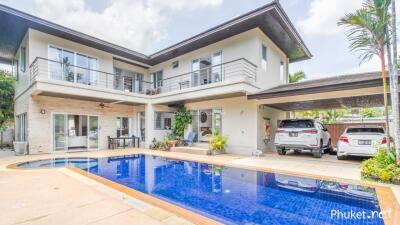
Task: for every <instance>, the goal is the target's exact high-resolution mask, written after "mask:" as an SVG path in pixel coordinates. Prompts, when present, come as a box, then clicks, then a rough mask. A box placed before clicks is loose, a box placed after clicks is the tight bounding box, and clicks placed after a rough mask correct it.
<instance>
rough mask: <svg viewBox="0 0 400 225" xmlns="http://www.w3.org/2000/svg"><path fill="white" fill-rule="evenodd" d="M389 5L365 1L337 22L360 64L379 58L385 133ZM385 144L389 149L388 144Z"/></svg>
mask: <svg viewBox="0 0 400 225" xmlns="http://www.w3.org/2000/svg"><path fill="white" fill-rule="evenodd" d="M390 3H391V1H390V0H366V1H365V2H364V3H363V6H362V7H361V8H360V9H358V10H357V11H356V12H354V13H349V14H347V15H345V16H344V17H343V18H341V19H340V21H339V22H338V25H339V26H347V27H348V28H349V30H348V33H347V38H348V40H349V41H350V43H351V44H350V49H351V50H352V51H357V52H360V59H361V61H360V63H363V62H365V61H369V60H370V59H371V58H372V57H373V56H374V55H377V56H379V58H380V61H381V74H382V83H383V101H384V106H385V119H386V130H387V131H389V116H388V106H387V103H388V100H387V82H386V78H387V74H386V68H385V46H386V43H387V42H388V36H387V32H388V29H389V26H390V15H389V13H388V12H389V6H390ZM386 133H387V140H389V132H386ZM387 143H388V148H389V147H390V142H389V141H388V142H387Z"/></svg>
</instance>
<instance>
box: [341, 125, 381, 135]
mask: <svg viewBox="0 0 400 225" xmlns="http://www.w3.org/2000/svg"><path fill="white" fill-rule="evenodd" d="M346 133H381V134H383V133H385V131H384V130H383V128H379V127H357V128H348V129H347V132H346Z"/></svg>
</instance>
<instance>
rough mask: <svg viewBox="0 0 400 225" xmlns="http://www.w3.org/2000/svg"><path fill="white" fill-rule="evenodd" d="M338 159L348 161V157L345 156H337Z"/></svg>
mask: <svg viewBox="0 0 400 225" xmlns="http://www.w3.org/2000/svg"><path fill="white" fill-rule="evenodd" d="M337 159H338V160H345V159H346V156H345V155H338V156H337Z"/></svg>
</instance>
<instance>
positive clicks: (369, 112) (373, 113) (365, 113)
mask: <svg viewBox="0 0 400 225" xmlns="http://www.w3.org/2000/svg"><path fill="white" fill-rule="evenodd" d="M360 114H361V116H362V117H364V118H373V117H381V116H383V112H382V110H381V109H379V108H376V107H370V108H362V109H360Z"/></svg>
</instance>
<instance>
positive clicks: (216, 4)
mask: <svg viewBox="0 0 400 225" xmlns="http://www.w3.org/2000/svg"><path fill="white" fill-rule="evenodd" d="M270 2H271V0H246V1H243V0H0V4H4V5H7V6H10V7H13V8H15V9H18V10H21V11H24V12H27V13H29V14H33V15H35V16H38V17H41V18H43V19H47V20H49V21H52V22H55V23H57V24H60V25H63V26H66V27H69V28H72V29H75V30H78V31H81V32H83V33H86V34H89V35H92V36H95V37H98V38H100V39H103V40H106V41H109V42H112V43H115V44H118V45H121V46H124V47H127V48H129V49H132V50H135V51H138V52H141V53H145V54H150V53H154V52H156V51H158V50H161V49H164V48H166V47H168V46H170V45H173V44H175V43H177V42H179V41H182V40H184V39H186V38H189V37H191V36H194V35H196V34H198V33H200V32H202V31H204V30H206V29H208V28H211V27H214V26H216V25H218V24H220V23H223V22H225V21H226V20H229V19H231V18H233V17H236V16H239V15H241V14H243V13H246V12H248V11H250V10H253V9H255V8H258V7H260V6H263V5H265V4H268V3H270ZM280 3H281V4H282V6H283V8H284V10H285V11H286V13H287V14H288V16H289V18H290V19H291V21H292V23H293V24H294V26H295V27H296V29H297V30H298V32H299V33H300V35H301V37H302V38H303V40H304V42H305V43H306V45H307V47H308V48H309V50H310V51H311V53H312V54H313V57H312V58H311V59H309V60H305V61H301V62H296V63H292V64H290V66H289V69H290V72H291V73H293V72H296V71H298V70H302V71H304V72H305V73H306V75H307V79H317V78H323V77H328V76H336V75H341V74H349V73H357V72H367V71H378V70H379V69H380V66H379V59H378V58H377V57H375V58H373V59H372V60H371V61H369V62H366V63H363V64H360V60H359V58H358V54H357V53H354V52H350V50H349V42H348V41H347V39H346V34H345V29H344V28H343V27H338V26H337V25H336V24H337V22H338V20H339V19H340V18H341V17H342V16H344V15H345V14H346V13H349V12H353V11H355V10H356V9H357V8H359V7H360V6H361V4H362V0H280ZM399 6H400V4H397V8H399ZM397 12H400V9H397ZM398 18H399V19H398V21H399V20H400V16H398Z"/></svg>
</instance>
